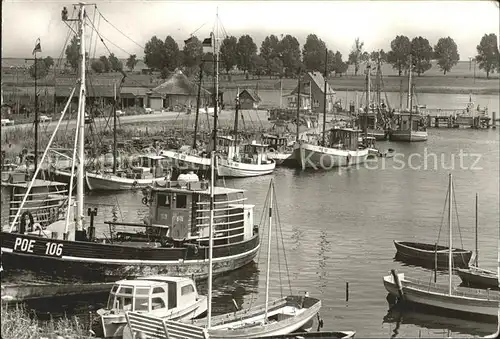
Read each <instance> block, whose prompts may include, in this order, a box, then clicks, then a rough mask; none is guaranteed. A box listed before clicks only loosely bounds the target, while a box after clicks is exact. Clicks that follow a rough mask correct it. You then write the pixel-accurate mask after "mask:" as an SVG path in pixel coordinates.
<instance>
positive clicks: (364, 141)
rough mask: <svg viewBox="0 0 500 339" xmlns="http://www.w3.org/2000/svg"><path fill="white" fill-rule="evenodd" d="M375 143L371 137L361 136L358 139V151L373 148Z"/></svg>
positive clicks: (374, 139)
mask: <svg viewBox="0 0 500 339" xmlns="http://www.w3.org/2000/svg"><path fill="white" fill-rule="evenodd" d="M375 141H376V138H375V137H372V136H366V137H365V136H364V135H363V136H361V137H359V139H358V143H359V146H358V147H359V148H360V149H363V148H375Z"/></svg>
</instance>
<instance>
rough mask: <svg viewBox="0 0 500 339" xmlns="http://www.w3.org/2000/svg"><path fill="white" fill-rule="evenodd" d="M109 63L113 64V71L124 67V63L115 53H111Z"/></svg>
mask: <svg viewBox="0 0 500 339" xmlns="http://www.w3.org/2000/svg"><path fill="white" fill-rule="evenodd" d="M108 60H109V63H110V65H111V70H112V71H117V72H118V71H121V70H122V69H123V63H122V62H121V61H120V60H119V59H118V58H117V57H116V56H115V54H114V53H111V54H110V55H109V58H108Z"/></svg>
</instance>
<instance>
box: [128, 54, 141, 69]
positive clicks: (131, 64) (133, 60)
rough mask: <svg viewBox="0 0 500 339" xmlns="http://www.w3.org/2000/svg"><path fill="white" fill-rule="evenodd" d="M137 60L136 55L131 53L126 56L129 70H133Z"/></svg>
mask: <svg viewBox="0 0 500 339" xmlns="http://www.w3.org/2000/svg"><path fill="white" fill-rule="evenodd" d="M138 62H139V61H138V60H137V55H135V54H132V55H130V56H129V57H128V59H127V63H126V65H127V67H128V69H129V70H130V71H133V70H134V67H135V65H137V63H138Z"/></svg>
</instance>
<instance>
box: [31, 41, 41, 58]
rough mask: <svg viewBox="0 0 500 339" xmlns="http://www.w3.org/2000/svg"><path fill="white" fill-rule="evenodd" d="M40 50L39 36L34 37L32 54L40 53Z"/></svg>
mask: <svg viewBox="0 0 500 339" xmlns="http://www.w3.org/2000/svg"><path fill="white" fill-rule="evenodd" d="M41 51H42V46H41V45H40V38H38V39H36V44H35V48H34V49H33V53H32V54H33V55H35V54H36V53H40V52H41Z"/></svg>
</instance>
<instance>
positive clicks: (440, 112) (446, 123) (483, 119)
mask: <svg viewBox="0 0 500 339" xmlns="http://www.w3.org/2000/svg"><path fill="white" fill-rule="evenodd" d="M422 113H423V114H424V116H425V117H426V118H427V127H434V128H460V127H462V128H474V129H488V128H490V127H491V128H495V127H496V124H497V122H498V120H500V119H497V118H496V112H492V116H493V117H492V118H491V117H489V116H488V115H487V111H477V112H472V114H471V113H469V112H464V110H460V109H458V110H457V109H441V108H435V109H425V110H424V112H422ZM474 113H475V114H474Z"/></svg>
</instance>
